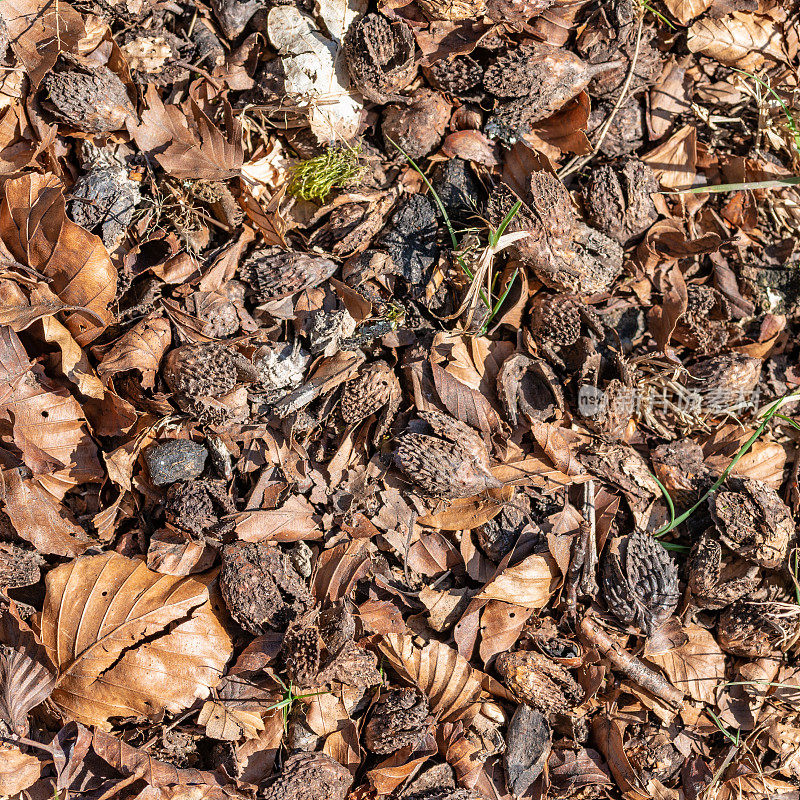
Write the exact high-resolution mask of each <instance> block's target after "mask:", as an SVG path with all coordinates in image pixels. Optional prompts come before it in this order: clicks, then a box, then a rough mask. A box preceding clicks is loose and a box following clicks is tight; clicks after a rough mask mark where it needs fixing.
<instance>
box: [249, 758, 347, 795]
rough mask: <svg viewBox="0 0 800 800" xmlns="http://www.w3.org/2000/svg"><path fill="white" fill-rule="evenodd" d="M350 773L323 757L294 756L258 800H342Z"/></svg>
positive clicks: (286, 762)
mask: <svg viewBox="0 0 800 800" xmlns="http://www.w3.org/2000/svg"><path fill="white" fill-rule="evenodd" d="M352 782H353V776H352V775H351V774H350V771H349V770H348V769H347V768H346V767H343V766H342V765H341V764H339V763H338V762H336V761H334V760H333V759H332V758H330V757H329V756H326V755H325V754H324V753H295V755H293V756H290V757H289V758H287V759H286V761H285V763H284V765H283V769H282V770H281V774H280V775H279V776H278V777H277V778H276V779H275V781H274V782H273V783H272V784H270V785H269V786H268V787H267V788H266V789H265V790H263V791H262V792H261V794H260V797H261V800H320V799H321V798H325V800H345V797H346V796H347V790H348V789H349V788H350V784H351V783H352Z"/></svg>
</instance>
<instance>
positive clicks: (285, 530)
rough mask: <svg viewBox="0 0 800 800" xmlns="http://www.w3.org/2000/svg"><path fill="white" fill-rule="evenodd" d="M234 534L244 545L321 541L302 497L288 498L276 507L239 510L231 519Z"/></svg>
mask: <svg viewBox="0 0 800 800" xmlns="http://www.w3.org/2000/svg"><path fill="white" fill-rule="evenodd" d="M234 521H235V522H236V535H237V536H238V538H239V539H241V540H242V541H244V542H266V541H271V542H296V541H298V540H300V539H321V538H322V530H321V529H320V527H319V523H318V522H317V517H316V515H315V512H314V507H313V506H312V505H311V503H309V502H308V500H306V499H305V497H303V496H302V495H292V496H291V497H290V498H289V499H288V500H287V501H286V502H285V503H284V504H283V505H282V506H280V507H279V508H273V509H266V510H259V511H242V512H241V513H240V514H236V515H235V517H234Z"/></svg>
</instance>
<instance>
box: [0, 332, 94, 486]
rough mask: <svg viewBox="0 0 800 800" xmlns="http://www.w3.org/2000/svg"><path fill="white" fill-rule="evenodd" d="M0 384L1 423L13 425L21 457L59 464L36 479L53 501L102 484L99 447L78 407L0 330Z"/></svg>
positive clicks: (12, 336) (13, 338)
mask: <svg viewBox="0 0 800 800" xmlns="http://www.w3.org/2000/svg"><path fill="white" fill-rule="evenodd" d="M0 386H2V387H3V389H0V419H5V420H7V421H8V422H10V423H11V424H12V425H13V428H14V440H15V444H16V445H17V447H18V448H19V449H20V450H21V451H22V453H23V458H27V457H28V454H31V456H32V457H35V458H36V459H37V460H40V457H39V454H38V452H36V451H41V452H42V453H44V454H45V455H46V456H47V457H49V458H50V459H52V461H53V463H54V464H57V465H59V466H58V467H57V468H55V469H49V470H48V474H47V475H46V476H42V478H41V479H40V482H42V483H43V485H45V487H46V488H47V489H48V491H49V492H50V493H51V494H52V495H53V496H54V497H55V498H56V499H59V500H60V499H61V498H62V497H63V495H64V494H65V493H66V491H67V490H68V489H69V488H71V487H72V486H76V485H78V484H80V483H85V482H90V481H99V480H102V478H103V474H104V473H103V470H102V467H101V466H100V461H99V460H98V458H97V445H96V444H95V443H94V441H93V440H92V438H91V436H90V435H89V430H88V427H87V425H86V419H85V417H84V414H83V409H82V408H81V406H80V404H79V403H78V401H77V400H76V399H75V398H74V397H73V396H72V395H71V394H70V393H69V392H68V391H67V390H66V389H64V388H63V387H61V386H57V385H56V384H54V383H53V382H52V381H51V380H50V379H49V378H48V377H47V376H46V375H45V372H44V370H43V369H42V367H41V366H40V365H38V364H35V365H32V364H31V363H30V361H29V359H28V354H27V353H26V352H25V348H24V347H23V346H22V342H20V340H19V337H18V336H17V335H16V334H15V333H14V332H13V331H12V330H11V329H10V328H0ZM29 466H30V465H29ZM31 469H35V465H34V466H31ZM59 486H60V488H59Z"/></svg>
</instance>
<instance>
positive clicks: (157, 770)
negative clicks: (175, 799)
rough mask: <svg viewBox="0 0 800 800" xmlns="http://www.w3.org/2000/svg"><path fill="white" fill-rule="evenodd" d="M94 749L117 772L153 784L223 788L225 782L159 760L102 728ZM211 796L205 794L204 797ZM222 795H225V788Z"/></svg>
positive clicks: (210, 774) (206, 773)
mask: <svg viewBox="0 0 800 800" xmlns="http://www.w3.org/2000/svg"><path fill="white" fill-rule="evenodd" d="M92 749H93V750H94V751H95V753H97V755H98V756H100V758H102V759H103V760H104V761H106V762H107V763H108V764H110V765H111V766H112V767H113V768H114V769H115V770H117V772H119V773H121V774H122V775H124V776H126V777H127V776H128V775H136V777H137V778H139V779H141V780H144V781H145V782H146V783H147V784H148V785H150V786H153V787H162V786H182V787H194V786H210V787H216V788H219V787H220V785H221V780H220V779H219V778H218V777H217V776H216V774H215V773H213V772H204V771H201V770H199V769H179V768H178V767H176V766H175V765H174V764H170V763H168V762H166V761H159V760H158V759H155V758H153V757H152V756H151V755H150V754H149V753H147V752H145V751H144V750H139V749H137V748H136V747H132V746H131V745H129V744H128V743H127V742H123V741H122V740H121V739H118V738H117V737H116V736H111V735H110V734H108V733H106V732H105V731H102V730H96V731H94V734H93V736H92ZM184 791H186V789H184ZM184 796H188V795H184ZM209 796H210V795H207V794H204V795H203V797H209ZM219 796H220V797H224V793H223V792H222V790H221V789H220V790H219Z"/></svg>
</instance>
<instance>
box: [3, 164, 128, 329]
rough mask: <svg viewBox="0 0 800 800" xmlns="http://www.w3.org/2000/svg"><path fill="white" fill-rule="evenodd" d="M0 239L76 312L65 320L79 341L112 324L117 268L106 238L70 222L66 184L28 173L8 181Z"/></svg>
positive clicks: (48, 176)
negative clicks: (104, 242) (81, 309)
mask: <svg viewBox="0 0 800 800" xmlns="http://www.w3.org/2000/svg"><path fill="white" fill-rule="evenodd" d="M4 188H5V197H4V198H3V202H2V205H0V239H2V241H3V244H5V245H6V247H7V248H8V250H9V251H10V252H11V254H12V255H13V256H14V258H16V259H17V261H19V262H20V263H22V264H26V265H27V266H29V267H31V268H32V269H35V270H37V271H38V272H40V273H41V274H42V275H44V276H45V277H46V278H47V279H48V281H49V286H50V289H51V290H52V291H53V292H55V294H56V295H58V297H59V299H60V300H61V301H62V302H63V303H64V304H65V305H67V306H73V307H77V308H83V309H86V310H85V311H80V312H78V311H74V312H72V313H69V314H67V315H66V316H65V318H64V324H65V325H66V326H67V328H69V331H70V333H72V335H73V336H74V337H75V341H77V343H78V344H79V345H85V344H87V343H88V342H90V341H91V340H92V339H94V338H96V337H97V336H99V335H100V333H102V331H103V329H104V328H105V327H106V325H108V324H109V322H111V312H110V311H109V304H110V303H111V301H112V300H113V299H114V294H115V292H116V287H117V270H116V269H115V268H114V265H113V264H112V263H111V259H110V258H109V255H108V251H107V250H106V248H105V247H104V246H103V243H102V241H101V240H100V239H99V238H98V237H97V236H95V235H94V234H92V233H89V231H87V230H85V229H84V228H81V227H80V225H76V224H75V223H74V222H72V220H70V219H69V218H68V217H67V215H66V211H65V206H64V195H63V194H62V185H61V182H60V181H59V180H58V179H57V178H55V177H54V176H53V175H38V174H30V175H24V176H22V177H21V178H14V179H13V180H10V181H8V182H7V183H6V184H5V187H4Z"/></svg>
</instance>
